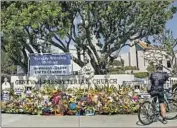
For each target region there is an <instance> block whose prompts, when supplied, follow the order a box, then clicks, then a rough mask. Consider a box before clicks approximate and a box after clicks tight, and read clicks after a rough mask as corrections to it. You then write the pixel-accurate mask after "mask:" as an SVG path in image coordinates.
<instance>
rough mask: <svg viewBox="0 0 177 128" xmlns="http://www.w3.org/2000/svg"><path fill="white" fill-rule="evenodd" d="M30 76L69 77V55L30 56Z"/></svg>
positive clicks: (70, 64) (70, 63)
mask: <svg viewBox="0 0 177 128" xmlns="http://www.w3.org/2000/svg"><path fill="white" fill-rule="evenodd" d="M29 66H30V67H29V68H30V75H31V76H42V75H71V74H72V62H71V54H38V55H35V54H31V55H30V62H29Z"/></svg>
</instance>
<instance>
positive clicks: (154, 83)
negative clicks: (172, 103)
mask: <svg viewBox="0 0 177 128" xmlns="http://www.w3.org/2000/svg"><path fill="white" fill-rule="evenodd" d="M168 78H169V75H168V74H167V73H166V72H163V66H162V65H157V66H156V71H155V72H153V73H152V74H151V75H150V78H149V79H150V82H151V88H150V91H149V93H150V95H151V96H157V97H158V99H159V103H160V110H161V116H162V118H163V120H162V123H163V124H167V120H166V108H165V104H164V101H165V98H164V93H163V92H164V84H165V82H166V81H167V80H168Z"/></svg>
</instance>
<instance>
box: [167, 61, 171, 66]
mask: <svg viewBox="0 0 177 128" xmlns="http://www.w3.org/2000/svg"><path fill="white" fill-rule="evenodd" d="M167 68H171V62H170V61H169V60H168V61H167Z"/></svg>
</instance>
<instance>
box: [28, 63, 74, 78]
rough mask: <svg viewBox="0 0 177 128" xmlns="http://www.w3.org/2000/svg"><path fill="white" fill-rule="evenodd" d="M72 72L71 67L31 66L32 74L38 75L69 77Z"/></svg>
mask: <svg viewBox="0 0 177 128" xmlns="http://www.w3.org/2000/svg"><path fill="white" fill-rule="evenodd" d="M71 72H72V66H71V65H54V66H31V67H30V74H31V75H33V76H36V75H39V76H41V75H68V74H71Z"/></svg>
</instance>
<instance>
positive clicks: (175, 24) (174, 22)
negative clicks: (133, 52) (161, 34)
mask: <svg viewBox="0 0 177 128" xmlns="http://www.w3.org/2000/svg"><path fill="white" fill-rule="evenodd" d="M173 5H174V6H176V7H177V1H175V2H174V3H173ZM165 28H166V29H170V30H171V31H172V33H173V36H174V37H175V38H177V13H175V14H174V15H173V18H172V19H170V20H169V21H167V23H166V25H165ZM128 51H129V47H128V46H127V47H124V48H123V49H122V50H121V53H125V52H128Z"/></svg>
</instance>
